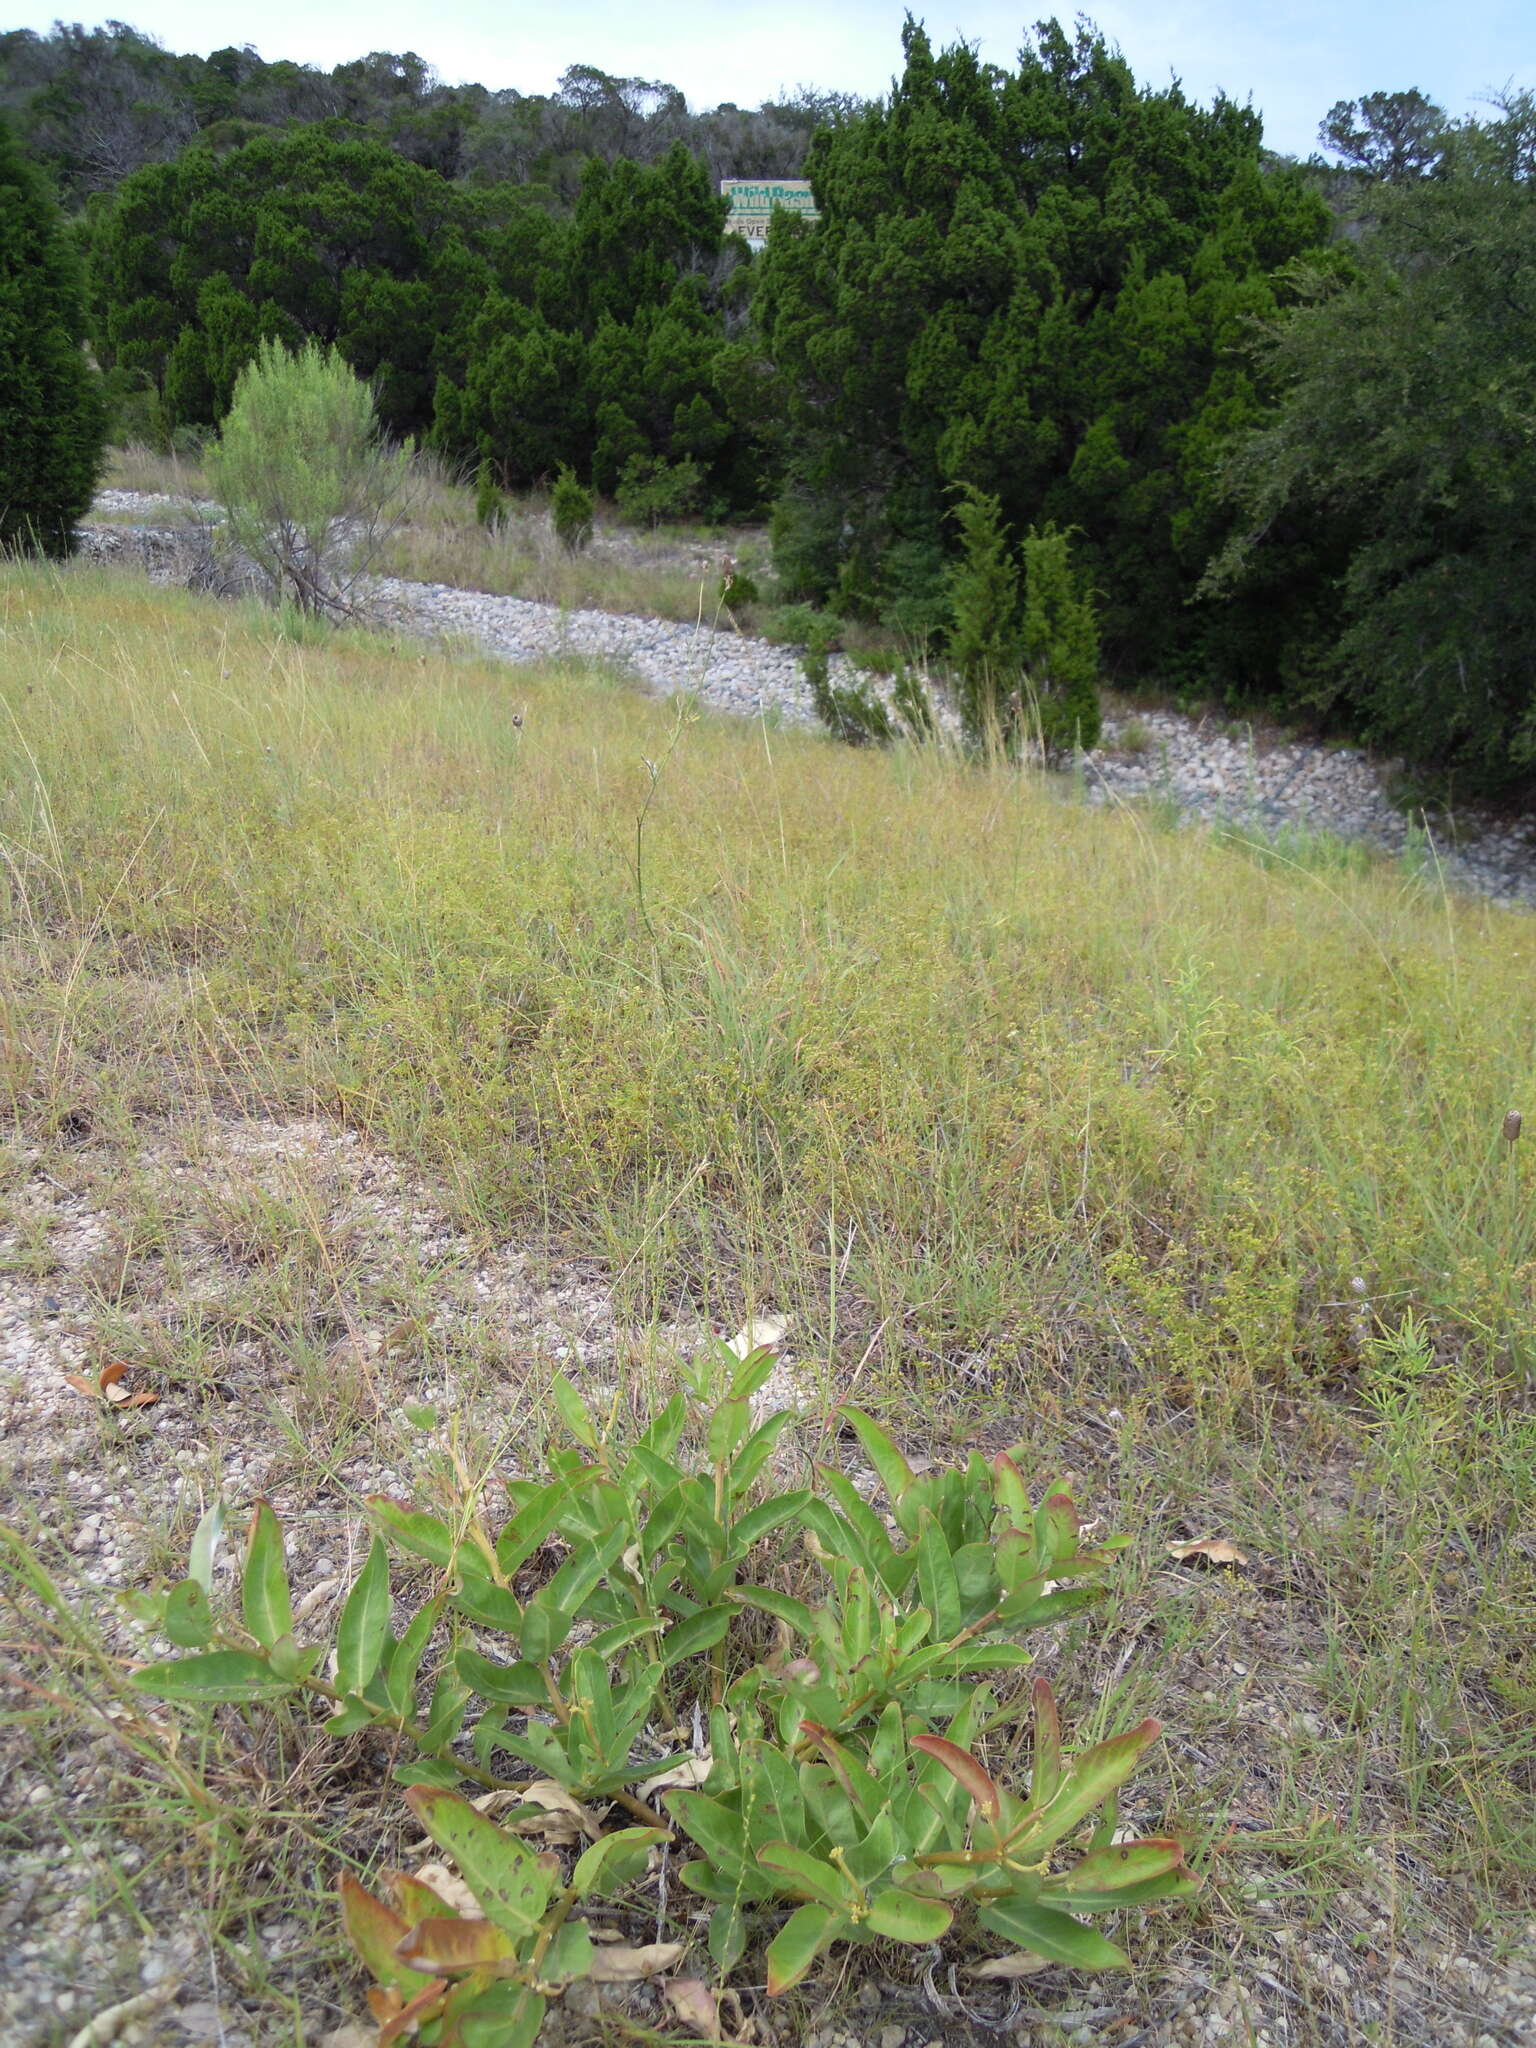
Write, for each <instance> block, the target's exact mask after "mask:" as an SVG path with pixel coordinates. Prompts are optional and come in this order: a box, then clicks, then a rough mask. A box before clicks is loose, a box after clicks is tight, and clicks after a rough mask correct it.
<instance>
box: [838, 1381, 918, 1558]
mask: <svg viewBox="0 0 1536 2048" xmlns="http://www.w3.org/2000/svg"><path fill="white" fill-rule="evenodd" d="M837 1412H838V1413H839V1415H844V1416H846V1417H847V1419H848V1422H849V1425H850V1427H851V1428H852V1430H853V1433H854V1435H855V1436H856V1437H857V1438H858V1440H859V1442H860V1444H861V1445H862V1446H863V1449H864V1455H865V1457H866V1458H868V1460H869V1462H870V1464H871V1465H873V1467H874V1468H875V1476H876V1477H877V1478H878V1479H879V1481H880V1484H881V1485H882V1486H883V1487H884V1488H885V1492H886V1497H887V1499H888V1500H889V1501H890V1503H891V1506H892V1507H893V1508H896V1507H898V1505H899V1503H900V1500H901V1497H902V1495H903V1494H904V1493H905V1492H906V1490H907V1488H908V1487H909V1486H910V1485H911V1484H912V1467H911V1466H910V1465H909V1464H908V1463H907V1461H906V1459H905V1458H904V1457H903V1456H902V1455H901V1452H900V1451H899V1450H897V1448H896V1445H895V1443H894V1442H893V1441H892V1439H891V1438H890V1437H888V1436H887V1435H886V1433H885V1431H884V1430H883V1429H882V1428H881V1427H880V1425H879V1423H878V1422H876V1421H875V1420H874V1419H873V1417H871V1416H868V1415H866V1414H865V1413H864V1411H863V1409H862V1408H854V1407H851V1406H849V1405H848V1404H847V1403H846V1402H845V1403H844V1404H843V1406H842V1407H841V1408H840V1409H839V1410H838V1411H837ZM897 1520H898V1521H901V1520H902V1518H901V1516H900V1515H899V1514H898V1516H897ZM902 1527H903V1528H904V1529H907V1533H908V1535H910V1534H911V1533H912V1532H911V1530H910V1529H909V1528H907V1524H906V1523H905V1521H902Z"/></svg>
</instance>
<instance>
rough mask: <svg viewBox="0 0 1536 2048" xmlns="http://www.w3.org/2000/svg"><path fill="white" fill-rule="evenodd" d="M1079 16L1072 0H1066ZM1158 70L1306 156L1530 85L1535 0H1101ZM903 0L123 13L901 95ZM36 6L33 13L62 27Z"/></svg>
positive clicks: (294, 37) (750, 89)
mask: <svg viewBox="0 0 1536 2048" xmlns="http://www.w3.org/2000/svg"><path fill="white" fill-rule="evenodd" d="M912 11H913V12H914V13H915V14H917V15H918V16H919V18H920V19H922V20H924V21H925V22H926V24H927V27H928V32H929V34H930V36H931V37H932V39H933V41H934V43H935V44H936V45H941V44H945V43H950V42H954V41H957V40H959V39H961V38H964V39H965V40H966V41H967V42H971V43H975V44H979V46H980V49H981V54H982V55H983V57H985V58H988V59H990V60H991V61H992V62H994V63H998V64H1008V65H1011V64H1012V63H1013V61H1014V59H1015V57H1016V53H1017V50H1018V46H1019V43H1020V40H1021V32H1022V28H1023V26H1024V25H1025V24H1026V23H1028V22H1032V21H1034V20H1035V19H1036V18H1037V17H1038V16H1039V15H1041V14H1045V13H1047V12H1049V11H1050V9H1048V8H1047V7H1046V6H1045V5H1043V4H1041V0H1035V4H1034V5H1032V6H1031V5H1029V4H1028V0H1026V4H1025V5H1024V6H1023V8H1022V9H1021V8H1020V7H1019V6H1018V5H1017V4H1012V5H1009V4H996V0H932V4H931V5H929V6H926V7H925V6H924V5H922V4H921V0H914V4H913V7H912ZM1057 11H1058V12H1059V14H1060V17H1061V18H1062V20H1063V21H1066V20H1068V19H1069V18H1070V16H1071V15H1072V14H1073V12H1074V11H1075V6H1074V5H1073V4H1072V0H1068V4H1065V5H1058V8H1057ZM1085 11H1087V12H1089V13H1091V14H1092V15H1093V18H1094V19H1095V20H1096V21H1097V23H1098V25H1099V27H1100V28H1101V29H1102V30H1103V31H1104V32H1105V34H1106V35H1107V36H1108V37H1109V38H1110V39H1111V41H1113V42H1116V43H1118V44H1119V46H1120V48H1121V49H1122V51H1123V52H1124V54H1125V56H1126V57H1127V58H1128V59H1129V61H1130V63H1131V66H1132V69H1133V70H1134V71H1135V73H1136V76H1137V78H1138V79H1139V80H1140V81H1141V83H1143V84H1145V85H1154V86H1162V85H1166V84H1167V83H1168V81H1169V79H1170V77H1172V76H1177V77H1178V78H1179V79H1181V80H1182V82H1183V86H1184V90H1185V92H1186V93H1187V94H1188V95H1189V96H1190V97H1191V98H1193V99H1197V100H1201V101H1209V100H1210V99H1211V97H1212V96H1213V95H1214V94H1215V93H1217V92H1225V93H1227V94H1228V95H1229V96H1230V97H1232V98H1234V99H1237V100H1239V101H1246V100H1247V99H1248V98H1249V97H1250V96H1251V97H1252V100H1253V103H1254V105H1255V106H1257V107H1258V109H1259V110H1260V112H1261V113H1262V114H1263V116H1264V129H1265V139H1266V141H1267V142H1268V143H1269V145H1270V147H1271V148H1274V149H1279V150H1284V151H1287V152H1290V153H1292V154H1295V155H1299V156H1306V155H1308V154H1310V153H1311V151H1312V150H1313V148H1314V147H1315V146H1316V138H1317V127H1318V123H1319V122H1320V121H1321V120H1322V118H1323V116H1324V115H1325V114H1326V113H1327V111H1328V109H1329V108H1330V107H1331V106H1332V105H1333V103H1334V102H1335V101H1336V100H1339V99H1354V98H1358V97H1359V96H1360V95H1361V94H1362V93H1367V92H1374V91H1387V92H1397V91H1402V90H1404V89H1406V88H1408V87H1410V86H1416V87H1418V88H1419V90H1420V91H1422V92H1425V93H1427V94H1428V95H1429V97H1430V98H1431V99H1433V100H1436V101H1438V103H1439V104H1440V105H1441V106H1444V107H1446V108H1447V109H1448V110H1449V111H1450V112H1451V113H1453V114H1467V113H1471V112H1474V111H1475V110H1476V103H1477V102H1478V101H1479V100H1480V99H1482V98H1483V97H1485V96H1486V95H1487V94H1489V93H1491V92H1497V91H1499V90H1500V89H1501V88H1503V87H1505V86H1507V85H1510V84H1513V85H1515V86H1516V87H1530V88H1533V89H1536V4H1533V0H1466V4H1464V5H1462V6H1460V7H1459V8H1458V7H1452V6H1449V5H1447V4H1446V0H1396V4H1394V0H1225V4H1223V0H1100V4H1099V5H1098V6H1096V7H1094V6H1088V7H1087V8H1086V9H1085ZM904 12H905V9H904V7H903V6H902V5H901V0H810V4H808V0H776V4H768V0H733V4H730V5H721V4H719V0H651V4H649V5H647V6H637V5H635V4H634V0H573V4H569V5H566V6H563V7H551V6H544V7H535V8H528V7H519V6H516V5H512V6H508V5H507V4H506V0H441V4H440V5H438V6H436V7H429V8H426V9H423V8H422V6H421V4H420V0H330V4H328V5H327V6H325V7H323V8H321V7H317V6H316V5H315V4H314V0H261V4H260V5H259V6H255V5H253V6H248V7H246V6H242V5H240V4H239V0H234V4H229V0H226V4H225V5H223V6H220V7H218V8H210V7H209V6H208V5H207V4H206V0H140V4H139V5H137V6H135V5H133V4H132V0H128V4H126V5H123V4H119V5H118V6H115V7H114V8H113V13H114V14H115V15H117V17H118V18H119V19H126V20H128V21H130V22H131V23H132V24H133V26H134V27H135V28H138V29H140V30H142V31H143V32H144V33H145V34H146V35H151V36H154V37H155V38H156V39H157V40H158V41H160V42H162V43H164V44H165V45H166V46H167V48H170V49H174V50H193V51H197V52H199V53H202V54H206V53H207V52H208V51H209V50H213V49H219V48H221V47H223V46H224V45H226V44H229V43H236V44H243V43H252V44H254V45H255V47H256V48H257V49H258V50H259V51H260V52H261V54H262V56H264V57H266V58H269V59H270V58H276V57H290V58H293V59H294V60H296V61H297V62H300V63H309V64H318V65H323V66H326V67H329V66H331V65H333V64H338V63H343V62H345V61H346V60H347V59H349V58H352V57H358V56H362V55H364V54H366V52H368V51H369V50H395V51H403V50H415V51H416V52H417V54H418V55H419V56H421V57H423V58H425V59H426V61H427V62H428V63H429V64H431V65H432V66H433V68H434V69H435V70H436V71H437V72H438V74H439V76H441V77H442V78H443V79H445V80H447V81H449V82H450V83H456V82H458V81H461V80H466V79H474V80H478V81H479V82H480V83H481V84H484V85H488V86H494V87H505V86H511V87H515V88H516V89H517V90H518V91H520V92H527V93H545V92H549V91H550V90H552V88H553V87H554V84H555V82H556V80H557V79H558V77H559V75H560V73H561V72H562V71H563V70H565V69H566V67H567V66H568V65H571V64H593V65H596V66H597V67H598V68H599V69H600V70H603V71H608V72H613V73H616V74H619V75H622V76H626V77H629V76H636V77H642V78H651V79H664V80H666V81H667V82H668V83H669V84H672V85H675V86H678V87H680V88H681V89H682V91H683V92H684V94H685V95H686V96H687V98H688V100H689V102H690V104H692V105H693V106H695V107H700V106H714V105H717V104H718V103H719V102H721V101H724V100H731V101H734V102H735V103H736V104H737V105H739V106H746V107H755V106H757V105H759V104H761V102H762V101H763V100H765V99H770V98H772V97H773V96H774V95H775V94H776V93H777V92H778V91H779V89H780V88H781V87H786V86H788V87H793V86H795V85H799V84H810V85H816V86H820V87H822V88H836V89H840V90H843V91H850V92H857V93H861V94H865V95H873V94H875V93H882V92H885V91H886V90H887V89H888V88H889V85H890V82H891V78H892V76H893V74H894V73H895V72H897V71H899V69H900V66H901V40H900V38H901V23H902V17H903V14H904ZM50 20H51V16H50V15H49V14H48V13H42V14H38V15H36V16H35V17H33V18H30V19H28V20H25V21H21V22H17V23H15V24H14V25H15V26H18V27H31V28H35V29H38V30H39V31H42V30H46V29H47V27H48V26H49V24H50Z"/></svg>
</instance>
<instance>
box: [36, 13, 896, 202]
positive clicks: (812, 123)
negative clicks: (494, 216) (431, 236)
mask: <svg viewBox="0 0 1536 2048" xmlns="http://www.w3.org/2000/svg"><path fill="white" fill-rule="evenodd" d="M859 107H860V102H859V101H858V100H857V99H856V98H855V97H854V96H853V95H852V94H848V93H837V92H817V91H815V90H814V89H812V88H802V89H800V90H799V91H797V92H796V93H794V94H793V95H791V96H790V97H788V98H786V99H784V100H782V101H770V102H767V103H765V104H764V105H763V106H761V107H758V108H754V109H746V108H741V107H736V106H730V105H726V106H720V107H715V108H712V109H709V110H706V111H700V112H693V111H691V110H690V109H689V106H688V103H687V101H686V100H685V99H684V97H683V95H682V93H680V92H679V91H678V89H677V87H676V86H673V85H668V84H665V83H663V82H661V81H657V80H651V79H644V78H615V77H611V76H610V75H609V74H608V73H607V72H605V71H600V70H598V69H597V68H596V67H595V66H594V65H590V64H575V65H572V66H571V68H570V69H569V70H568V71H566V73H565V74H564V76H563V77H562V78H561V80H560V83H559V85H558V87H557V89H556V90H555V91H554V92H553V93H551V94H547V95H546V94H540V93H521V92H513V91H499V92H493V91H491V90H489V89H488V88H487V87H485V86H483V85H445V84H443V82H442V81H441V80H440V79H439V78H438V77H437V76H436V74H435V73H434V72H433V70H432V69H431V67H430V65H428V64H425V63H424V62H423V61H422V59H421V58H420V57H418V56H417V55H416V53H415V52H414V51H411V50H407V51H405V52H404V53H403V54H400V53H396V52H393V51H388V50H376V51H374V52H372V53H371V54H370V55H369V56H366V57H360V58H358V59H357V60H356V61H355V62H353V63H350V64H338V65H337V66H336V67H335V69H334V70H331V71H323V70H318V69H316V68H315V67H314V66H312V65H308V64H293V63H289V62H286V61H281V60H280V61H277V62H274V63H267V62H265V61H263V59H262V58H261V57H260V56H259V55H258V54H257V52H256V51H255V50H253V49H251V48H250V47H249V46H246V47H243V48H235V47H233V46H231V47H230V48H228V49H223V50H215V51H214V52H213V54H212V55H211V56H208V57H197V56H190V55H189V56H180V55H177V54H176V53H174V52H172V51H169V50H165V49H162V48H161V46H160V45H159V44H158V43H156V42H154V41H152V40H151V39H150V38H149V37H147V36H144V35H141V34H140V33H139V32H138V31H137V30H136V29H133V28H129V27H127V26H126V25H125V24H124V23H122V22H116V21H114V22H108V23H107V24H106V25H105V26H104V27H101V28H94V29H87V28H82V27H80V26H78V25H75V26H68V25H66V24H64V23H62V22H60V23H58V24H57V25H56V26H55V27H54V29H53V31H52V33H51V34H49V35H46V36H40V35H37V34H35V33H33V31H31V30H30V29H16V30H13V31H11V32H9V33H6V34H0V116H4V117H6V118H8V119H9V121H10V122H11V125H12V127H13V129H14V130H15V132H16V133H17V134H18V135H19V136H20V138H21V140H22V142H23V143H24V145H25V146H26V148H27V151H28V153H29V154H30V155H31V157H32V158H33V160H34V161H35V162H37V163H38V164H40V165H41V166H42V167H43V168H44V169H45V170H46V171H47V172H48V173H49V174H50V176H51V177H52V179H53V181H54V184H55V188H56V190H57V191H58V194H59V196H60V198H61V199H62V201H63V202H64V204H65V206H66V208H73V207H74V206H77V205H78V204H80V203H82V202H83V201H84V200H85V199H87V198H89V197H90V196H91V195H92V194H95V193H103V192H111V191H114V190H115V189H116V187H117V186H118V185H120V184H121V183H122V181H123V179H124V178H127V177H129V176H130V175H131V174H132V173H133V172H134V171H138V170H142V169H144V168H145V166H146V165H149V164H158V163H169V162H170V161H171V160H172V159H173V158H174V157H176V156H178V155H179V154H180V152H181V151H182V150H183V149H185V148H186V147H187V146H188V145H189V144H191V143H196V142H199V141H201V142H204V143H206V144H207V145H208V146H209V147H210V148H212V149H214V150H224V149H229V148H232V147H235V146H237V145H238V144H241V143H244V142H249V141H251V140H253V139H254V138H256V137H257V136H260V135H262V134H264V133H273V132H278V131H281V130H284V129H287V128H293V127H303V126H307V125H309V124H311V123H314V122H323V121H345V122H347V123H348V124H350V125H351V126H353V127H357V128H362V129H365V130H366V131H367V132H368V133H370V134H372V135H374V136H376V137H377V138H378V139H379V140H380V141H382V142H383V143H385V144H386V145H387V146H388V147H389V148H390V149H392V150H393V151H394V152H395V153H396V154H397V155H399V156H402V157H404V158H405V160H406V161H407V162H408V163H414V164H419V165H420V166H421V168H422V169H423V170H428V171H433V172H435V173H436V174H437V175H438V176H439V177H441V178H446V179H448V180H449V181H450V182H455V183H457V182H462V183H465V184H469V185H476V186H487V185H500V184H514V185H519V186H522V187H524V188H526V189H527V192H528V195H529V197H530V198H532V199H536V200H538V201H541V202H542V203H544V204H547V205H550V206H553V207H555V208H557V209H558V208H560V207H563V206H568V205H569V204H570V203H572V202H573V201H574V199H575V197H576V193H577V191H578V190H579V188H580V185H581V181H582V178H583V176H584V175H585V172H586V168H587V165H588V164H589V163H590V162H592V161H593V160H594V159H595V160H597V161H599V162H602V163H608V164H612V163H617V162H619V161H620V160H621V159H622V160H627V161H629V162H633V163H642V164H643V163H654V162H656V161H657V160H658V159H660V158H661V157H663V156H665V155H666V153H667V151H668V150H669V149H671V148H672V147H673V145H674V144H677V143H681V144H682V146H683V147H684V148H685V149H687V150H688V151H689V153H690V154H691V155H693V156H696V157H698V159H699V160H700V162H701V163H703V164H704V166H705V167H706V169H707V171H708V173H709V175H710V177H711V178H712V179H715V180H717V181H718V180H719V179H720V178H784V177H798V176H799V175H800V171H801V167H802V166H803V164H804V161H805V154H806V150H807V149H808V147H809V145H810V141H811V137H812V136H813V135H814V134H815V132H816V130H817V129H818V128H820V127H823V126H825V125H826V124H827V123H829V122H836V121H839V120H845V119H848V118H850V117H851V116H852V115H854V114H856V113H857V112H858V111H859Z"/></svg>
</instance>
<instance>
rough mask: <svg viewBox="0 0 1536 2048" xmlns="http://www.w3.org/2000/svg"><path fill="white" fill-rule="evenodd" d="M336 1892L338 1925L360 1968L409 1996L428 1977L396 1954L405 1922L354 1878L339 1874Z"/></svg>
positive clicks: (405, 1932)
mask: <svg viewBox="0 0 1536 2048" xmlns="http://www.w3.org/2000/svg"><path fill="white" fill-rule="evenodd" d="M339 1892H340V1897H341V1924H342V1926H343V1928H344V1929H345V1930H346V1936H347V1939H348V1941H350V1942H351V1944H352V1946H353V1948H355V1949H356V1951H357V1953H358V1955H359V1957H360V1958H361V1960H362V1963H363V1966H364V1968H365V1969H367V1970H368V1971H370V1972H371V1974H372V1976H373V1979H374V1981H375V1983H378V1984H392V1985H393V1986H394V1987H395V1989H396V1990H397V1991H399V1992H400V1993H401V1994H402V1995H403V1996H404V1997H406V1998H413V1997H414V1996H415V1995H416V1993H417V1992H418V1991H420V1990H421V1989H422V1988H423V1987H424V1986H425V1985H426V1984H428V1983H429V1982H430V1981H431V1980H430V1978H428V1977H426V1976H424V1975H423V1974H422V1973H421V1972H420V1971H419V1970H412V1969H409V1968H407V1966H406V1965H405V1964H404V1963H402V1962H401V1960H400V1958H399V1956H398V1954H397V1953H396V1951H397V1949H398V1946H399V1944H400V1943H401V1942H402V1941H404V1940H405V1939H406V1937H407V1935H408V1934H409V1933H410V1925H409V1923H408V1922H407V1921H405V1920H403V1919H402V1918H401V1917H400V1915H399V1914H398V1913H396V1912H395V1911H394V1910H393V1908H391V1907H389V1906H386V1905H385V1903H384V1901H383V1900H382V1899H377V1898H375V1897H374V1895H373V1893H372V1892H370V1891H368V1890H367V1889H366V1888H365V1887H364V1886H363V1885H360V1884H359V1883H358V1882H357V1880H356V1878H353V1877H343V1878H342V1880H341V1884H340V1886H339Z"/></svg>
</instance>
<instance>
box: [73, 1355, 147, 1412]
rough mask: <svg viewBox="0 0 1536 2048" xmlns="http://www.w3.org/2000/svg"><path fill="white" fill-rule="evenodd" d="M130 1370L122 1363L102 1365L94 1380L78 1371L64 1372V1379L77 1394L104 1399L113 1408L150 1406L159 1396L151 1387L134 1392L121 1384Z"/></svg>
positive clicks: (93, 1398)
mask: <svg viewBox="0 0 1536 2048" xmlns="http://www.w3.org/2000/svg"><path fill="white" fill-rule="evenodd" d="M130 1370H131V1368H130V1367H129V1366H126V1365H122V1364H113V1365H104V1366H103V1367H102V1369H101V1371H100V1372H99V1373H98V1374H97V1376H96V1378H95V1379H94V1380H90V1379H87V1378H86V1376H85V1374H84V1373H79V1372H67V1373H65V1375H64V1380H65V1384H66V1385H67V1386H71V1387H73V1388H74V1389H75V1392H76V1393H77V1394H85V1395H88V1396H89V1397H90V1398H91V1399H92V1400H101V1401H106V1402H108V1403H109V1404H110V1405H111V1406H112V1407H113V1408H152V1407H153V1406H154V1404H155V1402H156V1401H158V1400H159V1398H160V1396H159V1394H158V1393H156V1391H155V1389H154V1388H153V1387H141V1388H140V1389H139V1390H138V1392H137V1393H135V1392H133V1391H132V1390H131V1389H130V1388H128V1387H125V1386H124V1385H123V1381H124V1380H125V1379H126V1378H127V1377H128V1374H129V1372H130Z"/></svg>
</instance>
